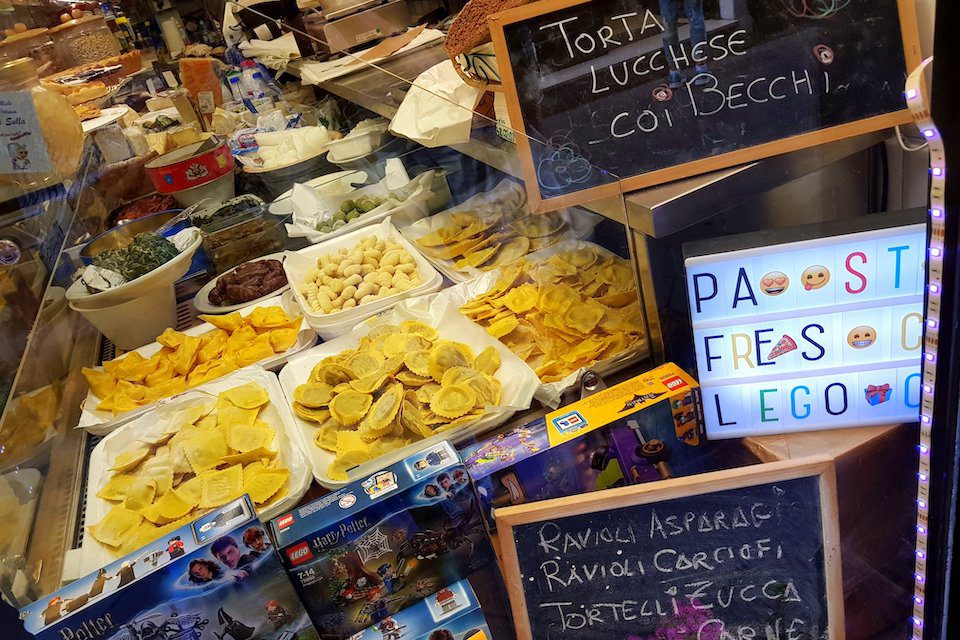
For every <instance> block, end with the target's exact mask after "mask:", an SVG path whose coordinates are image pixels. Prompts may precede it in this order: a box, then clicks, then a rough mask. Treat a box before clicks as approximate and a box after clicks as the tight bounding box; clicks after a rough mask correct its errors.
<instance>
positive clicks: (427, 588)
mask: <svg viewBox="0 0 960 640" xmlns="http://www.w3.org/2000/svg"><path fill="white" fill-rule="evenodd" d="M270 527H271V530H272V532H273V539H274V540H276V541H277V546H278V548H279V550H280V553H281V557H282V559H283V562H284V565H285V566H286V567H287V569H288V571H289V572H290V576H291V578H292V580H293V583H294V586H295V587H296V589H297V591H298V592H299V594H300V597H301V600H303V602H304V605H305V606H306V608H307V611H308V612H309V613H310V617H311V619H312V620H313V623H314V625H315V626H316V627H317V630H318V631H319V632H320V634H321V636H323V637H324V638H327V637H330V638H347V637H349V636H350V635H352V634H355V633H357V632H358V631H361V630H363V629H365V628H366V627H369V626H372V625H375V624H377V623H379V622H381V621H382V620H384V619H385V618H386V617H388V616H391V615H393V614H395V613H396V612H397V611H400V610H401V609H403V608H405V607H408V606H410V605H411V604H413V603H415V602H417V601H418V600H420V599H423V598H425V597H427V596H430V595H432V594H434V593H437V592H438V591H440V590H441V589H443V588H444V587H445V586H447V585H450V584H453V583H455V582H457V581H459V580H461V579H462V578H465V577H466V576H468V575H469V574H470V573H472V572H473V571H475V570H477V569H479V568H481V567H484V566H485V565H487V564H489V563H492V562H493V558H494V556H493V552H492V549H491V547H490V542H489V538H488V537H487V533H486V530H485V528H484V525H483V519H482V517H481V515H480V507H479V501H478V499H477V496H476V493H475V492H474V490H473V485H472V484H471V482H470V478H469V476H468V475H467V470H466V468H465V467H464V466H463V464H462V463H461V462H460V458H459V456H458V455H457V452H456V450H455V449H454V448H453V447H452V446H451V445H450V444H449V443H447V442H442V443H439V444H437V445H434V446H432V447H429V448H426V449H424V450H422V451H420V452H419V453H417V454H415V455H413V456H410V457H409V458H407V459H406V460H402V461H401V462H398V463H396V464H394V465H392V466H389V467H387V468H385V469H383V470H382V471H379V472H377V473H375V474H373V475H372V476H370V477H369V478H366V479H364V480H360V481H357V482H354V483H352V484H350V485H347V486H346V487H344V488H342V489H340V490H338V491H336V492H334V493H331V494H328V495H326V496H324V497H323V498H320V499H319V500H316V501H314V502H311V503H309V504H307V505H304V506H302V507H300V508H298V509H296V510H294V511H292V512H290V513H287V514H285V515H282V516H280V517H278V518H275V519H274V520H272V521H271V522H270Z"/></svg>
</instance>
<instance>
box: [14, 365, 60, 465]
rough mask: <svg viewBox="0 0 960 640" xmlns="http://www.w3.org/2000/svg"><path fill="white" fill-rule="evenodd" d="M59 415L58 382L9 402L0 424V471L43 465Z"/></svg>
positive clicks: (54, 434)
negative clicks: (0, 444)
mask: <svg viewBox="0 0 960 640" xmlns="http://www.w3.org/2000/svg"><path fill="white" fill-rule="evenodd" d="M61 412H62V407H61V405H60V386H59V384H58V383H53V384H49V385H45V386H43V387H40V388H39V389H34V390H32V391H28V392H27V393H24V394H21V395H19V396H17V397H16V398H13V399H12V400H10V401H9V402H8V403H7V411H6V415H4V417H3V422H2V423H0V443H2V446H0V472H2V471H6V470H7V469H10V468H13V467H21V468H22V467H30V466H33V465H42V464H44V463H45V462H46V458H47V457H48V456H49V455H50V448H51V447H52V446H53V439H54V438H55V437H56V435H57V421H58V420H59V419H60V417H61Z"/></svg>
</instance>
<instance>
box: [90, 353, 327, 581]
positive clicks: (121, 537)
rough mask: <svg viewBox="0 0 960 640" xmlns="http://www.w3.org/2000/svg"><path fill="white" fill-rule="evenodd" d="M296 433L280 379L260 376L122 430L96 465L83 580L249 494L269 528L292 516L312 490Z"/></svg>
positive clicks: (224, 381)
mask: <svg viewBox="0 0 960 640" xmlns="http://www.w3.org/2000/svg"><path fill="white" fill-rule="evenodd" d="M296 430H297V426H296V424H295V422H294V418H293V415H292V413H291V412H290V408H289V406H288V405H287V402H286V399H285V397H284V395H283V391H282V390H281V388H280V384H279V382H278V381H277V377H276V375H275V374H274V373H271V372H269V371H265V370H264V369H261V368H259V367H253V368H249V369H243V370H241V371H237V372H235V373H233V374H231V375H229V376H226V377H224V378H221V379H220V380H217V381H216V382H211V383H208V384H206V385H202V386H200V387H198V388H196V389H193V390H191V391H188V392H187V393H184V394H182V395H181V396H179V397H178V398H177V399H176V400H174V401H171V402H168V403H165V404H164V405H162V406H159V407H155V408H153V409H152V410H150V411H149V412H148V413H147V414H146V415H143V416H140V417H139V418H137V419H136V420H133V421H131V422H128V423H127V424H125V425H124V426H122V427H120V428H119V429H117V430H116V431H114V432H113V433H111V434H110V435H108V436H107V437H105V438H104V439H103V440H101V441H100V442H99V443H98V444H97V446H96V447H94V449H93V452H92V453H91V455H90V465H89V473H88V477H87V495H86V500H87V509H86V522H85V525H86V528H85V530H84V535H83V542H82V546H81V553H80V564H81V566H80V573H81V574H85V573H87V572H90V571H94V570H95V569H97V568H98V567H102V566H103V565H105V564H107V563H109V562H111V561H112V560H114V559H115V558H117V557H119V556H122V555H125V554H126V553H129V552H130V551H133V550H135V549H138V548H140V547H141V546H143V545H145V544H147V543H148V542H150V541H152V540H155V539H157V538H159V537H162V536H163V535H166V533H167V532H168V531H169V530H172V529H176V528H178V527H180V526H182V525H183V524H184V523H186V522H189V521H190V520H193V519H195V518H197V517H198V516H199V515H201V514H202V513H205V512H206V511H208V510H210V509H213V508H215V507H217V506H219V505H221V504H226V503H227V502H229V501H230V500H233V499H234V498H237V497H239V496H241V495H243V494H244V493H248V494H250V497H251V499H252V500H253V502H254V504H255V505H256V508H257V512H258V514H259V515H260V517H261V518H262V519H263V520H267V519H269V518H272V517H274V516H276V515H279V514H280V513H283V512H284V511H288V510H289V509H291V508H293V506H294V505H295V504H296V503H297V502H298V501H299V500H300V498H301V497H303V494H304V493H305V492H306V490H307V488H308V487H309V486H310V480H311V478H310V467H309V463H308V462H307V459H306V457H305V456H304V453H303V451H302V449H301V447H300V442H299V439H298V438H296V437H295V436H294V432H295V431H296ZM110 543H117V544H116V545H115V546H110Z"/></svg>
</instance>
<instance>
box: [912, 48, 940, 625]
mask: <svg viewBox="0 0 960 640" xmlns="http://www.w3.org/2000/svg"><path fill="white" fill-rule="evenodd" d="M932 60H933V59H932V58H928V59H926V60H924V61H923V63H922V64H921V65H920V66H919V67H917V68H916V69H915V70H914V71H913V73H911V74H910V76H909V77H908V78H907V83H906V98H907V107H908V108H909V109H910V113H911V114H912V115H913V118H914V121H915V122H916V123H917V126H918V127H919V128H920V131H921V132H922V133H923V137H924V138H926V139H927V142H928V144H929V148H930V243H929V248H928V252H927V315H926V317H927V320H926V323H927V325H926V327H925V330H924V345H923V360H922V363H923V377H922V379H923V387H922V390H921V396H920V443H919V445H918V446H919V449H920V465H919V470H918V472H917V544H916V555H917V557H916V564H915V568H914V595H913V625H912V637H913V638H914V640H922V638H923V620H924V599H925V597H926V574H927V533H928V531H927V528H928V526H929V525H928V513H929V500H930V482H929V481H930V447H931V438H930V435H931V428H932V425H933V394H934V391H935V389H936V362H937V343H938V336H939V330H940V294H941V292H942V290H943V240H944V233H945V228H944V215H945V213H944V212H945V206H944V198H943V196H944V180H945V177H946V163H945V160H944V151H943V141H942V139H941V138H940V133H939V132H938V131H937V128H936V126H935V125H934V123H933V119H932V117H931V115H930V102H929V100H928V96H927V94H926V85H925V83H924V79H923V78H924V71H925V69H926V68H927V66H928V65H929V64H930V63H931V62H932Z"/></svg>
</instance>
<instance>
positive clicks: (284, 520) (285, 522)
mask: <svg viewBox="0 0 960 640" xmlns="http://www.w3.org/2000/svg"><path fill="white" fill-rule="evenodd" d="M292 524H293V514H292V513H288V514H287V515H285V516H280V517H279V518H277V527H279V528H280V530H281V531H283V530H284V529H286V528H287V527H289V526H290V525H292Z"/></svg>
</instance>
